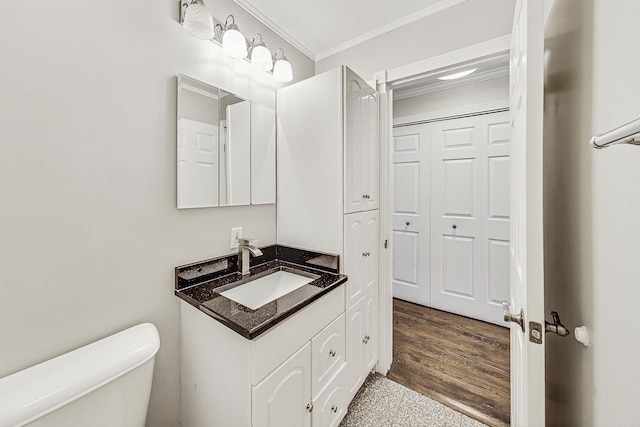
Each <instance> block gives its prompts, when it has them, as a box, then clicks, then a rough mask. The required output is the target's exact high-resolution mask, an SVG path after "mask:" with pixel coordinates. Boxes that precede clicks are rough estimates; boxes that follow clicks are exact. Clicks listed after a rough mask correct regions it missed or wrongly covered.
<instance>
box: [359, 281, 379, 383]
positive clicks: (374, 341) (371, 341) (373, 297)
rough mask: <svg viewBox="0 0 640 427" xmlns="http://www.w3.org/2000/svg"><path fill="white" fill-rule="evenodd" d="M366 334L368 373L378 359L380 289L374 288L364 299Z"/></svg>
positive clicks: (365, 354)
mask: <svg viewBox="0 0 640 427" xmlns="http://www.w3.org/2000/svg"><path fill="white" fill-rule="evenodd" d="M364 312H365V321H366V324H365V325H366V326H365V336H364V340H363V344H364V352H363V356H364V363H363V365H364V367H363V369H364V373H363V375H365V376H366V375H367V374H368V373H369V372H370V371H371V370H372V369H373V368H374V366H375V365H376V362H377V361H378V291H377V290H374V291H373V292H371V293H370V294H367V296H366V297H365V299H364Z"/></svg>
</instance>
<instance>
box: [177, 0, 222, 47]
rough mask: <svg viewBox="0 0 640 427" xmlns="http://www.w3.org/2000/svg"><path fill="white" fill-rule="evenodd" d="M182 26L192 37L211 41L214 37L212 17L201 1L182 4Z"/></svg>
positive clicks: (193, 0) (195, 0)
mask: <svg viewBox="0 0 640 427" xmlns="http://www.w3.org/2000/svg"><path fill="white" fill-rule="evenodd" d="M182 9H183V10H182V26H183V27H184V29H185V30H187V31H188V32H189V34H191V35H192V36H194V37H197V38H199V39H202V40H211V39H212V38H213V37H214V23H213V16H211V13H209V10H208V9H207V8H206V6H205V5H204V3H203V2H202V0H192V1H191V3H188V4H187V3H182Z"/></svg>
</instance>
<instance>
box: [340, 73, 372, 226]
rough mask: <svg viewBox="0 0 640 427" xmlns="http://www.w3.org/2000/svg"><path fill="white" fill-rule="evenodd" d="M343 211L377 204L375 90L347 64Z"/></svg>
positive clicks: (358, 209)
mask: <svg viewBox="0 0 640 427" xmlns="http://www.w3.org/2000/svg"><path fill="white" fill-rule="evenodd" d="M345 97H346V99H345V119H344V120H345V123H344V128H345V142H344V153H345V163H344V165H345V170H344V177H345V191H344V212H345V213H353V212H359V211H364V210H371V209H377V208H378V204H379V202H378V187H379V183H378V176H379V173H378V169H379V165H378V163H379V153H378V151H379V143H378V94H377V92H376V91H375V90H374V89H373V88H371V87H370V86H369V85H368V84H367V83H366V82H365V81H364V80H362V79H361V78H360V77H358V76H357V75H356V74H355V73H353V72H352V71H351V70H349V69H348V68H347V69H346V74H345Z"/></svg>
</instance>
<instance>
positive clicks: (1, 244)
mask: <svg viewBox="0 0 640 427" xmlns="http://www.w3.org/2000/svg"><path fill="white" fill-rule="evenodd" d="M207 3H208V4H209V6H210V7H211V8H212V10H213V14H214V16H216V17H217V18H220V19H224V16H226V13H228V12H230V11H234V12H235V13H236V14H237V19H236V22H237V23H238V25H239V26H240V28H241V30H243V31H245V34H246V35H250V32H251V31H253V30H254V29H257V28H260V27H261V26H260V25H259V24H258V23H257V22H256V21H254V20H252V19H250V18H249V17H248V16H247V15H246V14H245V13H243V12H241V11H239V10H238V7H237V6H236V5H235V4H234V3H232V2H231V0H210V1H207ZM223 15H224V16H223ZM177 17H178V2H177V1H174V0H163V1H151V0H143V1H138V2H117V1H116V2H114V1H111V0H100V1H91V2H87V1H80V0H71V1H68V2H10V3H6V4H4V5H3V11H2V14H0V39H1V40H3V42H2V43H0V57H1V58H2V67H1V68H0V125H1V126H0V144H1V147H2V151H1V154H0V195H1V196H0V197H1V202H0V324H1V325H2V327H1V328H0V377H2V376H5V375H8V374H10V373H12V372H15V371H18V370H20V369H22V368H26V367H28V366H30V365H33V364H35V363H38V362H41V361H43V360H46V359H49V358H51V357H53V356H56V355H59V354H61V353H64V352H66V351H68V350H71V349H74V348H76V347H78V346H81V345H83V344H86V343H88V342H91V341H93V340H96V339H99V338H102V337H104V336H106V335H109V334H112V333H114V332H116V331H119V330H122V329H124V328H126V327H129V326H131V325H134V324H136V323H139V322H145V321H150V322H153V323H154V324H156V326H157V327H158V329H159V331H160V339H161V348H160V352H159V354H158V357H157V360H156V367H155V373H154V386H153V390H152V394H151V403H150V410H149V420H148V424H149V425H151V426H163V425H164V426H172V427H173V426H177V425H179V421H178V418H179V390H180V389H179V385H180V378H179V372H180V366H179V360H180V359H179V358H180V338H179V330H180V327H179V322H180V316H179V304H178V299H177V298H176V297H175V296H174V295H173V288H174V276H173V274H174V273H173V269H174V267H175V266H177V265H180V264H184V263H188V262H192V261H197V260H201V259H206V258H210V257H214V256H218V255H222V254H225V253H229V252H231V250H230V249H229V247H228V244H229V232H230V228H231V227H232V226H243V227H244V233H245V235H247V236H251V237H256V238H258V239H259V240H260V241H261V243H262V244H270V243H274V242H275V238H276V237H275V236H276V234H275V207H274V205H267V206H258V207H240V208H218V209H195V210H194V209H189V210H180V211H179V210H177V209H176V145H175V144H176V77H175V76H176V74H177V73H178V72H183V73H185V74H188V75H192V76H194V77H196V78H199V79H201V80H205V81H207V82H208V83H210V84H213V85H216V86H220V87H222V88H224V89H227V90H231V91H235V92H237V93H239V94H240V95H241V96H244V97H247V98H250V99H254V100H257V101H262V102H267V103H273V101H274V98H275V97H274V90H275V88H277V87H279V86H280V85H278V84H276V83H273V81H272V79H271V78H270V77H269V76H267V75H266V74H263V73H257V72H254V71H253V70H252V69H251V68H250V66H249V64H247V63H246V62H242V61H233V60H229V59H227V58H225V57H223V56H222V54H221V51H220V48H219V47H217V46H214V45H213V44H212V43H210V42H206V41H200V40H197V39H195V38H193V37H191V36H190V35H188V34H187V33H186V32H185V31H184V30H183V29H182V28H181V27H180V26H179V24H178V23H177ZM261 31H262V32H263V34H264V36H265V41H267V43H269V45H270V46H272V47H277V46H279V45H282V46H285V49H286V51H287V56H288V58H289V59H290V60H291V61H292V63H293V66H294V73H295V74H296V77H297V78H298V79H301V78H303V77H306V76H309V75H311V74H313V69H314V67H313V63H312V62H311V61H310V60H308V59H306V57H304V56H303V55H302V54H299V53H298V54H296V52H294V51H293V49H292V48H291V47H288V45H287V44H285V43H284V42H278V41H275V36H273V35H272V34H270V32H268V31H266V30H265V29H261Z"/></svg>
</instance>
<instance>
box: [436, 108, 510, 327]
mask: <svg viewBox="0 0 640 427" xmlns="http://www.w3.org/2000/svg"><path fill="white" fill-rule="evenodd" d="M509 136H510V126H509V113H508V112H501V113H493V114H486V115H481V116H477V117H470V118H464V119H455V120H447V121H442V122H438V123H435V124H433V126H432V145H433V148H432V150H433V152H432V155H433V161H432V168H433V176H432V187H433V200H432V215H433V219H432V231H431V233H432V236H433V239H434V240H433V241H432V246H431V249H432V254H431V256H432V266H433V270H432V272H431V277H432V288H431V298H432V306H433V307H435V308H438V309H441V310H446V311H450V312H453V313H457V314H461V315H463V316H467V317H472V318H475V319H480V320H484V321H487V322H491V323H495V324H497V325H501V326H507V324H506V323H505V322H504V319H503V314H502V301H503V300H505V299H508V298H509V256H508V253H509V252H508V249H509V220H510V214H509V165H510V161H509V147H510V144H509Z"/></svg>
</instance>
